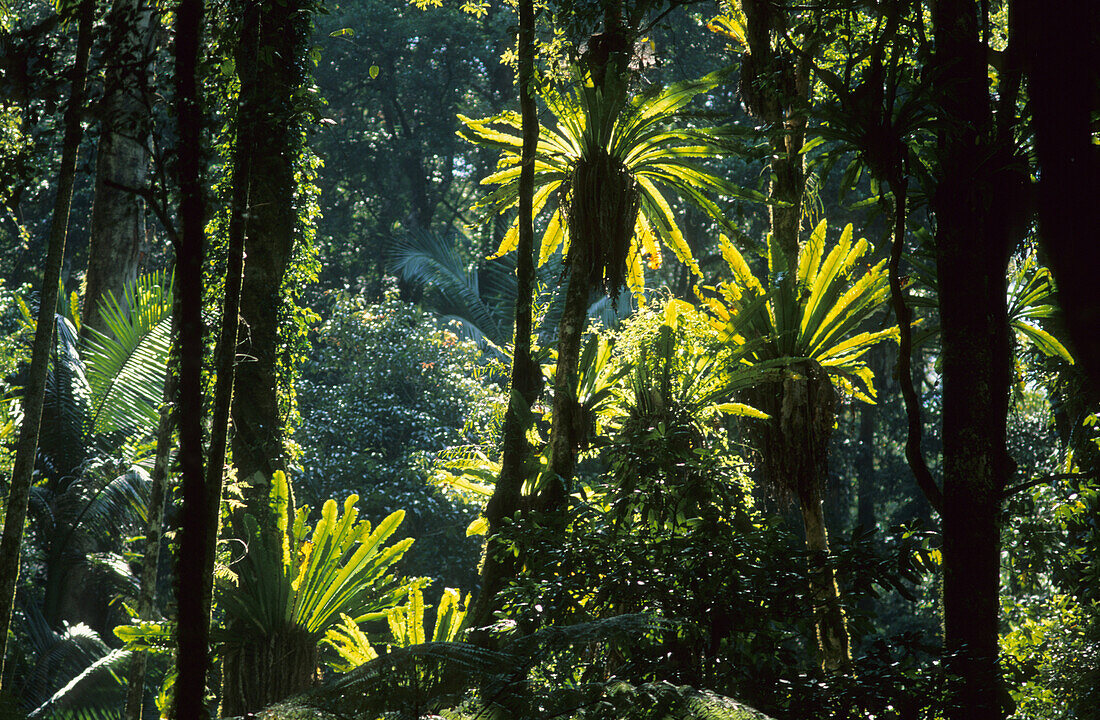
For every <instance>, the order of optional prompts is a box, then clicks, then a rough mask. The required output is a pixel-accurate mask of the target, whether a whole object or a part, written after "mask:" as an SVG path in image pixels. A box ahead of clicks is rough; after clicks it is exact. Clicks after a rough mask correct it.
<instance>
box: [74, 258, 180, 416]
mask: <svg viewBox="0 0 1100 720" xmlns="http://www.w3.org/2000/svg"><path fill="white" fill-rule="evenodd" d="M172 285H173V279H172V278H171V277H169V276H166V275H165V274H163V273H160V274H154V275H142V276H141V277H139V278H138V281H137V283H136V284H134V285H130V286H127V287H126V291H125V294H124V297H123V298H122V299H121V300H120V299H116V298H115V297H114V296H113V295H110V294H108V296H107V297H106V298H105V299H104V300H103V301H102V303H101V305H100V315H101V316H102V318H103V320H104V322H105V325H106V328H107V330H108V331H109V333H110V334H105V333H101V332H99V331H98V330H96V329H94V328H92V329H91V334H92V335H91V338H90V339H89V341H88V349H87V351H86V352H85V353H84V361H85V363H86V364H87V365H88V372H87V377H88V385H89V387H90V389H91V392H92V410H91V425H92V431H93V432H96V433H103V432H112V431H115V430H121V429H134V428H140V429H144V430H146V431H147V432H148V431H150V430H151V429H152V428H155V427H156V424H157V421H158V418H159V407H160V404H161V402H162V401H163V397H164V391H163V388H164V378H165V375H166V373H167V364H168V353H169V350H170V347H171V343H172V338H171V326H172V297H173V290H172Z"/></svg>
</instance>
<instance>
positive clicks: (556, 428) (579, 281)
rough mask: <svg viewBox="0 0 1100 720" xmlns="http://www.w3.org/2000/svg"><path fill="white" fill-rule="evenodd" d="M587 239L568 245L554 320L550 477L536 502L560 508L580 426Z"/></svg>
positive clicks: (589, 280)
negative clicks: (560, 306) (559, 308)
mask: <svg viewBox="0 0 1100 720" xmlns="http://www.w3.org/2000/svg"><path fill="white" fill-rule="evenodd" d="M586 245H587V242H586V241H585V240H584V239H582V238H576V239H575V240H574V241H573V243H572V244H571V246H570V248H569V283H568V285H567V286H566V288H565V307H564V308H563V309H562V314H561V321H560V322H559V323H558V339H557V345H558V362H557V365H556V370H555V371H554V402H553V409H552V415H551V417H552V420H553V427H552V428H551V430H550V465H549V475H550V479H549V480H548V481H547V483H546V484H545V485H544V486H543V488H542V494H541V497H540V504H541V505H542V506H543V507H544V508H554V507H560V506H561V504H562V503H564V502H565V499H566V498H567V497H568V492H567V490H568V488H567V487H566V483H568V482H569V481H570V480H571V479H572V478H573V470H574V468H575V466H576V457H577V456H576V449H577V443H578V442H579V441H580V439H581V438H580V432H581V427H582V425H583V423H582V421H581V418H580V413H581V408H580V406H579V404H578V402H577V364H578V363H579V362H580V349H581V339H582V338H583V336H584V328H585V325H586V324H587V321H588V293H589V289H590V288H591V286H592V278H591V277H590V275H591V273H590V272H589V264H590V262H589V252H588V248H587V247H586Z"/></svg>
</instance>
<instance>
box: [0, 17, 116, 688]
mask: <svg viewBox="0 0 1100 720" xmlns="http://www.w3.org/2000/svg"><path fill="white" fill-rule="evenodd" d="M94 9H95V4H94V2H93V0H81V3H80V6H79V8H78V10H77V12H78V18H79V19H78V26H77V41H76V59H75V61H74V63H73V69H72V86H71V90H70V93H69V106H68V107H67V108H66V110H65V137H64V141H63V145H62V150H61V167H60V169H59V170H58V179H57V197H56V199H55V200H54V209H53V219H52V222H51V225H50V240H49V246H48V249H47V252H46V271H45V275H44V277H43V278H42V289H41V291H40V294H39V306H38V324H37V326H36V327H35V332H34V346H33V348H32V350H31V366H30V372H29V374H28V377H27V384H26V388H25V389H24V392H23V422H22V425H21V426H20V428H19V440H18V443H17V444H16V448H15V467H14V468H13V469H12V476H11V487H10V489H9V490H8V503H7V508H6V513H5V516H4V533H3V536H2V538H0V686H2V685H3V670H4V655H5V652H6V650H7V640H8V629H9V628H10V627H11V617H12V610H13V608H14V606H15V588H16V584H17V582H18V580H19V557H20V550H21V545H22V543H23V526H24V524H25V523H26V520H27V504H28V502H29V500H30V488H31V478H32V475H33V473H34V463H35V458H36V456H37V454H38V431H39V426H40V423H41V421H42V405H43V402H44V400H45V392H46V374H47V370H48V368H49V360H50V350H51V349H52V347H53V333H54V314H55V312H56V309H57V296H58V285H59V283H60V282H61V265H62V261H63V260H64V256H65V238H66V235H67V234H68V229H69V209H70V207H71V205H72V197H73V183H74V181H75V179H76V162H77V154H78V153H79V150H80V138H81V136H82V134H83V131H82V127H81V124H80V116H81V113H82V112H83V110H84V103H85V94H86V86H87V80H88V58H89V55H90V54H91V47H92V21H93V19H94Z"/></svg>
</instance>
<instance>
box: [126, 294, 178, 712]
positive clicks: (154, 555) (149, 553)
mask: <svg viewBox="0 0 1100 720" xmlns="http://www.w3.org/2000/svg"><path fill="white" fill-rule="evenodd" d="M173 315H174V319H173V325H174V326H178V322H177V320H178V318H179V315H178V313H173ZM174 329H175V328H174ZM172 334H173V335H176V334H177V333H176V332H173V333H172ZM178 391H179V383H178V381H177V378H176V375H175V373H174V372H172V371H169V373H168V377H167V378H166V379H165V381H164V404H163V405H161V408H160V422H159V424H158V425H157V449H156V454H155V460H154V462H153V477H152V483H151V488H150V491H149V511H148V518H147V521H146V524H145V553H144V556H143V559H142V563H141V579H140V583H141V584H140V585H139V588H138V601H137V613H138V617H139V618H140V619H142V620H153V619H155V618H156V614H157V613H156V594H157V574H158V570H159V566H160V541H161V537H162V536H163V535H164V500H165V497H166V496H167V494H168V474H169V473H168V460H169V456H170V454H171V449H172V428H173V426H174V424H175V402H174V401H175V398H176V393H177V392H178ZM147 659H148V654H147V653H146V652H145V651H138V652H135V653H134V654H133V655H132V656H131V658H130V670H129V673H128V674H127V684H126V713H125V716H124V717H125V718H126V720H141V713H142V709H143V708H144V706H145V666H146V661H147Z"/></svg>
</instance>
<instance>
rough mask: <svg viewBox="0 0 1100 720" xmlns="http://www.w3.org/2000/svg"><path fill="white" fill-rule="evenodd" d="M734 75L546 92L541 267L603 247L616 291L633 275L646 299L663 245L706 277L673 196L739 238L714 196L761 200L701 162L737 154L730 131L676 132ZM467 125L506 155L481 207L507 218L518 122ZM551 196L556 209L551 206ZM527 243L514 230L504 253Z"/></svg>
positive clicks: (581, 84)
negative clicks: (579, 245)
mask: <svg viewBox="0 0 1100 720" xmlns="http://www.w3.org/2000/svg"><path fill="white" fill-rule="evenodd" d="M727 75H728V71H719V72H714V73H711V74H710V75H707V76H705V77H703V78H700V79H698V80H692V81H685V82H680V83H675V84H673V85H670V86H668V87H657V88H655V89H654V90H652V91H650V92H647V93H643V94H641V95H639V96H637V97H635V98H633V99H630V100H628V99H627V90H626V87H625V86H624V85H623V84H622V83H621V81H617V80H614V79H611V80H609V81H608V82H609V85H608V87H606V88H602V89H601V88H597V87H596V86H595V85H594V84H593V83H592V81H591V79H589V78H582V79H580V80H578V81H577V82H576V83H575V86H574V87H572V88H570V89H568V90H566V91H564V92H558V91H557V90H555V89H553V88H551V87H546V88H544V89H543V93H542V95H543V98H544V99H545V101H546V103H547V106H548V107H549V108H550V111H551V112H552V113H553V114H554V117H555V119H556V121H557V127H556V128H551V127H548V126H546V125H541V126H540V128H539V133H540V134H539V145H538V150H537V156H536V161H535V195H534V212H535V214H536V215H538V213H539V212H541V211H542V209H543V208H544V207H546V206H548V205H549V207H551V208H552V210H551V214H550V220H549V222H548V223H547V226H546V231H545V233H544V234H543V237H542V243H541V249H540V250H539V262H540V264H541V263H544V262H546V260H547V259H549V258H550V256H551V255H552V254H553V253H554V251H555V250H556V249H557V248H559V247H562V248H563V252H564V254H565V255H566V257H567V258H568V253H569V247H570V243H571V242H574V241H576V242H583V243H593V244H597V243H598V244H599V247H598V248H597V249H596V250H595V252H596V256H595V257H594V259H593V263H594V264H595V265H596V266H597V267H598V268H599V273H598V275H599V276H601V277H602V278H603V280H604V284H605V287H606V288H607V290H608V291H609V293H611V294H615V293H617V292H618V289H619V287H620V286H621V285H622V283H623V281H624V272H625V281H626V283H627V285H628V286H629V287H630V289H631V290H632V291H633V292H634V293H635V294H640V293H641V292H642V289H643V287H644V278H643V271H642V264H643V260H645V262H647V263H648V264H649V266H650V267H651V268H656V267H660V264H661V257H662V255H661V250H660V248H659V247H658V244H657V240H658V238H659V239H660V240H661V241H663V242H664V243H665V245H666V246H667V247H668V248H669V249H671V250H672V251H673V253H674V254H675V255H676V257H677V259H679V260H680V262H682V263H684V264H686V265H687V266H688V267H690V268H691V269H692V271H693V272H695V273H696V274H698V273H699V270H698V263H697V262H696V260H695V259H694V257H693V256H692V252H691V248H690V247H689V246H688V244H687V242H686V240H685V239H684V235H683V232H682V230H681V229H680V223H679V222H678V221H677V219H676V217H675V215H674V213H673V211H672V206H671V205H670V204H669V201H668V199H667V198H666V196H665V194H666V193H673V194H674V196H679V197H681V198H684V199H686V200H688V201H690V202H691V203H693V204H694V205H695V206H697V207H698V208H699V209H701V210H702V211H703V212H704V213H706V214H707V215H708V216H709V217H710V218H712V219H713V220H714V221H716V222H718V223H719V224H720V225H721V226H723V227H725V228H727V232H731V233H735V232H736V230H735V229H733V228H732V226H730V225H729V223H728V222H727V221H726V220H725V216H724V215H723V213H722V212H721V210H720V208H719V207H718V206H717V205H716V204H715V203H714V201H713V200H712V199H711V195H725V196H731V197H745V196H748V197H751V198H752V199H755V200H759V199H762V196H759V194H755V193H752V192H750V191H746V190H744V189H742V188H739V187H736V186H734V185H732V184H731V183H728V182H726V181H725V180H723V179H722V178H720V177H718V176H717V175H715V174H713V173H711V172H709V171H707V170H705V169H703V168H702V167H701V165H700V164H699V160H700V159H703V158H713V157H716V156H720V155H723V154H729V153H731V152H733V151H734V150H735V146H734V144H733V142H732V139H733V131H732V130H731V129H730V128H717V127H702V128H690V127H679V128H674V127H670V125H672V124H673V123H675V122H677V121H679V122H680V123H681V124H682V123H683V119H684V118H683V116H684V108H685V107H686V106H687V105H688V103H690V102H691V101H692V100H693V99H694V98H695V97H697V96H698V95H701V94H703V93H707V92H709V91H711V90H714V89H715V88H716V87H718V85H719V84H720V83H721V82H722V81H723V80H724V79H725V78H726V77H727ZM461 119H462V121H463V123H464V124H465V127H464V128H463V129H462V130H460V131H459V132H460V133H461V134H462V135H463V136H464V137H466V138H467V139H468V140H470V141H471V142H473V143H477V144H480V145H485V146H487V147H492V148H496V149H498V150H499V151H500V152H501V159H500V161H499V163H498V168H499V169H498V170H497V172H495V173H493V174H492V175H490V176H489V177H487V178H485V179H484V180H482V184H486V185H496V186H498V187H497V188H496V189H495V190H494V191H493V192H492V193H491V194H490V195H489V196H488V197H486V198H485V199H484V200H482V201H481V202H480V203H479V206H480V207H481V208H482V209H484V210H485V211H487V212H488V213H489V214H490V215H492V214H497V213H504V212H506V211H507V210H509V209H510V208H512V207H513V206H515V205H516V204H517V203H518V193H519V175H520V165H519V161H520V149H521V146H522V138H521V136H520V134H519V129H520V119H519V116H518V115H517V114H516V113H504V114H501V115H497V116H495V117H490V118H487V119H483V120H472V119H470V118H466V117H462V118H461ZM498 128H499V129H498ZM612 178H617V179H615V180H614V181H612ZM551 198H554V199H556V201H557V202H556V204H553V203H549V201H550V200H551ZM623 202H625V203H626V204H625V205H623V206H622V207H621V208H618V209H617V210H615V209H612V205H613V204H614V203H623ZM616 207H617V206H616ZM601 208H602V209H601ZM592 223H595V224H592ZM607 223H617V224H619V225H621V226H622V227H621V228H619V229H618V230H616V232H615V234H616V235H619V234H622V235H623V237H612V238H606V237H603V235H604V234H606V231H607V230H608V229H609V228H610V225H607V227H604V225H605V224H607ZM578 225H580V226H578ZM619 230H621V231H622V232H621V233H620V232H619ZM518 240H519V226H518V225H516V224H513V225H512V227H511V228H510V229H509V231H508V232H507V233H506V234H505V236H504V239H503V240H502V241H501V244H500V247H498V248H497V251H496V255H498V256H499V255H504V254H506V253H509V252H511V251H512V250H514V249H515V247H516V243H517V242H518Z"/></svg>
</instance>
